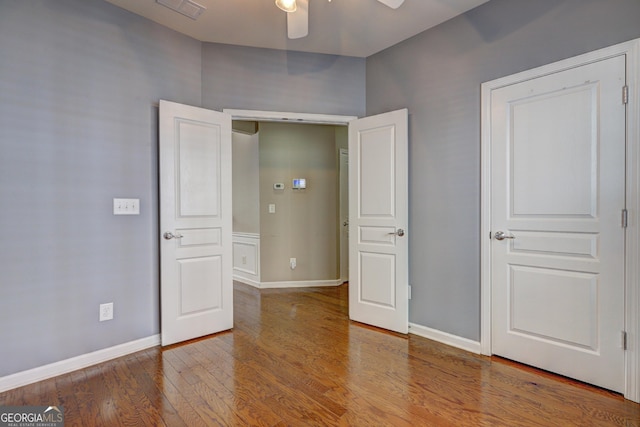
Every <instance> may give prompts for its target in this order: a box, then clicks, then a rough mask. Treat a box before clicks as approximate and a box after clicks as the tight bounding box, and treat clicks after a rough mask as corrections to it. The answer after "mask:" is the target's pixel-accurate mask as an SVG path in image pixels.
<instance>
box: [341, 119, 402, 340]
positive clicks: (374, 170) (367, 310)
mask: <svg viewBox="0 0 640 427" xmlns="http://www.w3.org/2000/svg"><path fill="white" fill-rule="evenodd" d="M407 145H408V112H407V110H406V109H403V110H398V111H393V112H390V113H384V114H380V115H377V116H372V117H365V118H362V119H357V120H354V121H352V122H349V228H350V230H351V233H350V236H349V237H350V238H349V317H350V318H351V319H352V320H355V321H358V322H362V323H367V324H370V325H373V326H377V327H380V328H384V329H389V330H392V331H396V332H400V333H403V334H406V333H407V332H408V330H409V301H408V298H409V292H408V291H409V283H408V276H409V268H408V265H409V262H408V237H407V229H406V227H407V224H408V202H407V199H408V197H407V192H408V185H407V181H408V168H407V165H408V154H407V152H408V147H407Z"/></svg>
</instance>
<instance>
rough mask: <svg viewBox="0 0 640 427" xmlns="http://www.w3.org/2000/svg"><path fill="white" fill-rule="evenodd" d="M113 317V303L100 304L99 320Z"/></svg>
mask: <svg viewBox="0 0 640 427" xmlns="http://www.w3.org/2000/svg"><path fill="white" fill-rule="evenodd" d="M111 319H113V303H112V302H110V303H107V304H100V321H101V322H104V321H105V320H111Z"/></svg>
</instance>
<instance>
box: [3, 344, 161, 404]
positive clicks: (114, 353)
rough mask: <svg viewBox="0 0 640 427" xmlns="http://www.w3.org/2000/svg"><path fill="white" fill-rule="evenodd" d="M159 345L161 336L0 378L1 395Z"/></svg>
mask: <svg viewBox="0 0 640 427" xmlns="http://www.w3.org/2000/svg"><path fill="white" fill-rule="evenodd" d="M157 345H160V335H159V334H158V335H152V336H150V337H146V338H141V339H139V340H135V341H130V342H127V343H124V344H119V345H116V346H113V347H109V348H104V349H102V350H97V351H94V352H91V353H86V354H82V355H80V356H76V357H72V358H70V359H65V360H61V361H59V362H54V363H50V364H48V365H44V366H39V367H37V368H33V369H29V370H27V371H22V372H17V373H15V374H11V375H7V376H4V377H0V393H2V392H4V391H7V390H11V389H14V388H17V387H22V386H25V385H28V384H32V383H35V382H38V381H42V380H46V379H48V378H52V377H55V376H58V375H62V374H66V373H68V372H72V371H76V370H78V369H83V368H86V367H88V366H92V365H97V364H98V363H102V362H106V361H108V360H111V359H115V358H117V357H121V356H126V355H127V354H131V353H135V352H136V351H140V350H145V349H147V348H150V347H155V346H157Z"/></svg>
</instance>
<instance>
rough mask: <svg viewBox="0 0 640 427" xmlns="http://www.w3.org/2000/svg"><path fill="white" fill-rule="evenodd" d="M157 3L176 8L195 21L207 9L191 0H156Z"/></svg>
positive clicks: (172, 8)
mask: <svg viewBox="0 0 640 427" xmlns="http://www.w3.org/2000/svg"><path fill="white" fill-rule="evenodd" d="M156 3H158V4H161V5H163V6H166V7H168V8H169V9H171V10H175V11H176V12H178V13H181V14H182V15H184V16H187V17H189V18H191V19H193V20H194V21H195V20H196V19H198V17H199V16H200V15H201V14H202V12H204V11H205V10H206V9H207V8H206V7H204V6H201V5H199V4H198V3H195V2H192V1H191V0H156Z"/></svg>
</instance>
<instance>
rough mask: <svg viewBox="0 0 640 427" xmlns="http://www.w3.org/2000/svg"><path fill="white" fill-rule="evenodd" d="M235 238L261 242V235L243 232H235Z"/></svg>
mask: <svg viewBox="0 0 640 427" xmlns="http://www.w3.org/2000/svg"><path fill="white" fill-rule="evenodd" d="M233 237H239V238H241V239H242V238H244V239H256V240H260V233H242V232H235V231H234V232H233Z"/></svg>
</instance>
